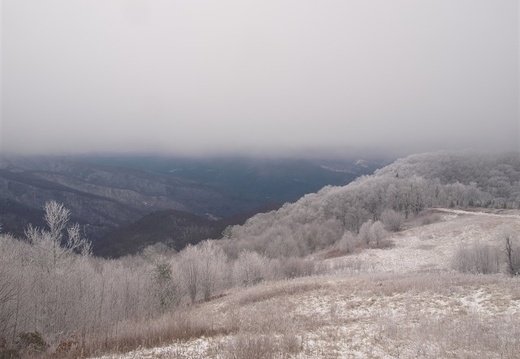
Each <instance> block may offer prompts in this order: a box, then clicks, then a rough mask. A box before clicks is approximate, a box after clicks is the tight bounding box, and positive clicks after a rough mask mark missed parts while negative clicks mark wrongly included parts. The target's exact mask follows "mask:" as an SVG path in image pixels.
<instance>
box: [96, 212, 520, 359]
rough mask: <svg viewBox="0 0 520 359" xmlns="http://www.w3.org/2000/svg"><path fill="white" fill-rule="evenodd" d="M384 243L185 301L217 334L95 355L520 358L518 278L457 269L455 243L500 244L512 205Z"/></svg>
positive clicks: (112, 358) (452, 217) (513, 222)
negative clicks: (319, 269)
mask: <svg viewBox="0 0 520 359" xmlns="http://www.w3.org/2000/svg"><path fill="white" fill-rule="evenodd" d="M438 212H439V214H440V217H441V221H439V222H436V223H432V224H429V225H418V226H413V224H410V225H409V227H411V228H409V229H406V230H404V231H402V232H400V233H397V234H395V235H394V236H393V237H392V238H391V240H392V241H393V247H391V248H386V249H367V250H364V251H362V252H360V253H357V254H352V255H349V256H345V257H338V258H332V259H327V260H325V261H324V264H323V265H324V266H327V267H330V268H332V274H328V275H324V276H321V277H311V278H302V279H297V280H292V281H283V282H276V283H265V284H261V285H258V286H255V287H251V288H246V289H234V290H232V291H230V292H229V293H227V295H225V296H224V297H221V298H218V299H215V300H213V301H210V302H208V303H204V304H200V305H198V307H197V308H194V309H193V312H194V313H196V315H197V316H198V318H199V319H200V320H202V322H205V323H208V324H207V325H208V326H212V327H213V328H215V327H218V328H224V329H225V330H223V331H222V334H217V335H213V336H211V337H199V338H195V339H192V340H188V341H179V342H174V343H171V344H170V345H168V346H164V347H161V348H153V349H144V348H143V349H139V350H135V351H133V352H130V353H126V354H118V355H106V356H103V357H101V358H103V359H116V358H120V359H130V358H519V357H520V354H519V353H520V280H519V279H517V278H510V277H507V276H506V275H503V274H495V275H487V276H484V275H464V274H458V273H455V272H453V271H452V270H451V269H450V263H451V261H452V256H453V254H454V252H455V251H456V250H457V248H459V246H460V245H468V244H470V243H471V242H473V241H479V242H485V243H490V244H494V245H501V242H500V239H499V236H498V235H497V234H498V232H499V231H500V229H501V227H502V226H504V225H507V226H509V227H511V228H513V229H516V230H520V217H519V213H515V212H508V213H506V214H497V213H474V212H465V211H459V210H438Z"/></svg>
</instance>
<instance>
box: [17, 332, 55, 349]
mask: <svg viewBox="0 0 520 359" xmlns="http://www.w3.org/2000/svg"><path fill="white" fill-rule="evenodd" d="M18 338H19V339H18V342H17V346H18V348H19V350H20V352H21V353H23V354H35V353H43V352H44V351H46V350H47V347H48V346H49V345H48V344H47V342H46V341H45V339H43V337H42V335H41V334H40V333H39V332H25V333H20V335H19V336H18Z"/></svg>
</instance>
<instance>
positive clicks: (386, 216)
mask: <svg viewBox="0 0 520 359" xmlns="http://www.w3.org/2000/svg"><path fill="white" fill-rule="evenodd" d="M381 222H383V224H384V226H385V228H386V229H387V230H389V231H392V232H399V231H400V230H401V229H403V224H404V215H403V214H402V213H398V212H396V211H394V210H393V209H385V210H384V211H383V213H382V214H381Z"/></svg>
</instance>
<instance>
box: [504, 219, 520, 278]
mask: <svg viewBox="0 0 520 359" xmlns="http://www.w3.org/2000/svg"><path fill="white" fill-rule="evenodd" d="M501 232H502V233H501V236H502V238H503V239H504V249H505V255H506V265H507V272H508V273H509V274H511V275H520V251H519V248H520V245H519V243H518V242H519V240H518V237H517V236H516V234H515V233H514V232H513V230H512V229H511V228H510V227H503V228H502V230H501Z"/></svg>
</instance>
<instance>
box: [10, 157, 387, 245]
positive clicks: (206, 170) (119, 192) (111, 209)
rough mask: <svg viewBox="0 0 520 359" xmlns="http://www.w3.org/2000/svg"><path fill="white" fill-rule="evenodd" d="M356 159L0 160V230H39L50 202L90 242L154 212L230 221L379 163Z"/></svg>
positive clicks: (344, 180) (341, 180)
mask: <svg viewBox="0 0 520 359" xmlns="http://www.w3.org/2000/svg"><path fill="white" fill-rule="evenodd" d="M357 160H358V159H352V160H350V159H340V160H330V159H326V160H315V159H313V160H307V159H257V158H256V159H255V158H178V157H166V156H144V155H132V156H130V155H127V156H120V155H105V156H101V155H100V156H32V157H21V156H20V157H15V156H13V157H8V158H3V159H0V223H1V225H2V231H3V232H8V233H12V234H14V235H15V236H18V237H21V236H23V232H24V228H26V226H27V225H28V224H29V223H33V224H35V225H43V223H42V214H43V211H42V207H43V205H44V203H45V202H46V201H48V200H55V201H57V202H60V203H63V204H64V205H65V207H66V208H68V209H69V210H70V211H71V213H72V218H71V220H72V221H75V222H78V223H79V224H80V225H81V226H82V228H83V231H84V234H85V236H86V237H87V238H89V239H92V240H93V241H94V242H95V243H96V242H99V241H102V240H104V239H105V238H108V236H109V234H110V233H112V232H113V231H115V230H117V229H119V228H121V226H126V225H130V224H132V223H134V222H135V221H138V220H139V219H141V218H143V217H145V216H148V215H150V214H152V213H154V212H158V211H169V210H175V211H181V212H187V213H191V214H193V215H196V216H199V217H201V218H202V219H206V218H213V219H219V218H228V217H233V216H236V215H239V214H241V213H245V212H249V211H253V210H254V209H255V208H258V207H261V206H265V205H268V204H278V205H279V204H283V203H284V202H290V201H295V200H297V199H298V198H300V197H301V196H303V195H304V194H306V193H312V192H316V191H317V190H319V189H320V188H322V187H323V186H325V185H344V184H347V183H349V182H351V181H352V180H354V179H355V178H356V177H358V176H360V175H363V174H369V173H372V172H373V171H374V170H375V169H376V168H380V167H382V166H383V164H386V162H385V161H382V160H369V161H367V163H368V165H366V163H363V165H359V164H358V163H356V162H357ZM323 164H326V165H327V166H329V167H330V166H333V167H334V168H341V169H348V170H346V171H334V170H331V169H327V168H324V165H323ZM112 238H113V237H112Z"/></svg>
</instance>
